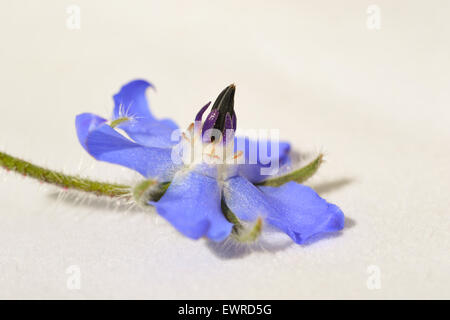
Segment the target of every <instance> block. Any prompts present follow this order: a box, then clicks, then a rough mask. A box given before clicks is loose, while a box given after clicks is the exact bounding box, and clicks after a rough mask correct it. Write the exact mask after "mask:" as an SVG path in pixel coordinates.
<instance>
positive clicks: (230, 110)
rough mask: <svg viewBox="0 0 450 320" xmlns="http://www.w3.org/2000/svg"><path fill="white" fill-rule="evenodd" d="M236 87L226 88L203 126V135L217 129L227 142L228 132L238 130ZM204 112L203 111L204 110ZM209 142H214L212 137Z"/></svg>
mask: <svg viewBox="0 0 450 320" xmlns="http://www.w3.org/2000/svg"><path fill="white" fill-rule="evenodd" d="M235 91H236V87H235V85H234V84H232V85H229V86H228V87H226V88H225V89H224V90H223V91H222V92H221V93H220V94H219V96H218V97H217V99H216V101H215V102H214V104H213V106H212V108H211V112H210V113H209V115H208V117H207V118H206V120H205V123H204V124H203V130H202V134H204V133H205V132H206V131H207V130H209V129H217V130H219V131H220V132H221V133H222V136H223V142H224V143H225V142H226V132H225V131H226V130H227V129H228V130H236V114H235V113H234V93H235ZM202 110H203V109H202ZM206 139H207V140H208V139H210V141H211V142H212V141H214V139H215V137H214V136H211V137H210V138H208V137H207V138H206Z"/></svg>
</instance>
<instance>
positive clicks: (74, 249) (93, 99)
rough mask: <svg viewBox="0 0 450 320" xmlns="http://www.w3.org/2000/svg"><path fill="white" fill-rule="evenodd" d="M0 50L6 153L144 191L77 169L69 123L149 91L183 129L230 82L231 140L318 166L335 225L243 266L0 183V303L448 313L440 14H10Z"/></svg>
mask: <svg viewBox="0 0 450 320" xmlns="http://www.w3.org/2000/svg"><path fill="white" fill-rule="evenodd" d="M71 4H76V5H78V6H79V7H80V9H81V28H80V29H79V30H71V29H69V28H67V26H66V20H67V18H68V16H69V15H68V14H67V13H66V8H67V7H68V6H69V5H71ZM370 4H376V5H378V7H379V8H380V9H381V19H382V20H381V29H380V30H370V29H368V28H367V26H366V20H367V17H368V14H367V13H366V10H367V7H368V6H369V5H370ZM0 39H1V42H0V70H1V71H0V88H1V90H0V92H1V99H0V101H1V102H0V108H1V113H0V149H1V150H3V151H7V152H9V153H11V154H14V155H17V156H20V157H23V158H25V159H27V160H32V161H33V162H35V163H37V164H40V165H46V166H48V167H51V168H54V169H58V170H64V171H65V172H67V173H81V174H83V175H85V176H90V177H95V178H102V179H103V180H105V179H106V180H109V181H117V182H125V183H128V182H137V181H138V179H139V177H138V175H136V174H134V173H132V172H131V171H129V170H127V169H124V168H120V167H117V166H114V165H110V164H106V163H96V162H95V161H94V160H92V159H91V158H90V157H89V155H87V154H86V153H85V151H84V150H83V149H82V148H81V147H80V146H79V144H78V141H77V139H76V135H75V129H74V117H75V115H76V114H78V113H81V112H86V111H88V112H94V113H97V114H100V115H102V116H105V117H107V116H109V115H110V113H111V111H112V98H111V96H112V94H114V93H115V92H117V90H118V89H119V88H120V86H121V85H122V84H124V83H125V82H127V81H129V80H132V79H134V78H144V79H147V80H149V81H151V82H153V83H154V84H155V85H156V87H157V92H156V93H155V92H150V93H149V98H150V100H151V103H152V109H153V111H154V113H155V114H156V115H157V116H159V117H172V118H174V119H175V121H176V122H177V123H179V124H180V126H182V127H185V126H187V125H188V124H189V123H190V122H191V121H192V120H193V117H194V114H195V113H196V112H197V110H198V109H199V108H200V107H201V106H203V105H204V104H205V103H206V102H207V101H209V100H211V99H214V98H215V97H216V95H217V94H218V93H219V92H220V90H221V89H223V88H224V87H225V86H226V85H228V84H230V83H232V82H234V83H236V85H237V93H236V104H235V105H236V110H237V113H238V118H239V120H238V123H239V126H240V127H241V128H265V129H268V128H279V129H280V130H281V138H283V139H286V140H289V141H291V142H292V144H293V146H294V148H295V149H296V150H297V151H299V152H301V153H302V154H307V155H313V154H314V153H317V152H319V151H324V152H325V154H326V159H327V162H326V163H325V164H324V166H323V167H322V168H321V170H320V172H319V173H318V174H317V176H315V177H314V178H313V179H312V180H310V181H309V182H308V184H309V185H311V186H313V187H314V188H316V190H317V191H318V192H319V193H320V194H321V195H322V196H323V197H325V198H327V199H328V200H329V201H331V202H333V203H336V204H338V205H339V206H340V207H341V208H342V210H343V211H344V213H345V215H346V217H347V221H346V228H345V229H344V230H343V232H342V233H341V234H339V235H336V236H332V237H327V238H326V239H323V240H321V241H318V242H315V243H313V244H311V245H308V246H298V245H295V244H292V245H290V246H274V245H272V246H266V247H265V249H264V250H251V251H249V252H245V251H242V250H241V249H236V248H229V247H223V246H213V245H211V244H209V243H208V242H207V241H205V240H200V241H192V240H189V239H187V238H184V237H182V236H181V235H179V234H178V233H177V232H176V231H175V230H174V229H173V228H172V227H171V226H170V225H169V224H168V223H166V222H165V221H164V220H163V219H162V218H159V217H158V216H157V214H156V213H154V212H141V211H139V210H129V209H127V208H126V207H123V206H119V207H117V206H116V205H114V204H108V201H107V200H102V199H85V198H81V199H77V198H76V197H73V196H71V197H65V198H63V199H61V198H58V191H57V190H56V189H53V188H52V187H47V186H43V185H40V184H39V183H36V182H34V181H30V180H29V179H26V178H23V177H21V176H18V175H16V174H13V173H7V172H4V171H2V172H1V174H0V298H69V299H72V298H224V299H229V298H374V299H378V298H447V299H448V298H450V289H449V288H450V276H449V267H450V261H449V248H450V245H449V235H448V233H449V230H450V222H449V213H450V197H449V194H450V150H449V145H450V126H449V124H450V93H449V84H450V81H449V80H450V59H449V56H450V54H449V53H450V52H449V51H450V50H449V49H450V47H449V39H450V2H449V1H375V2H367V1H360V0H359V1H357V0H355V1H231V0H228V1H180V2H172V1H164V2H163V1H158V2H152V1H80V0H78V1H72V2H69V1H23V0H20V1H2V2H1V4H0ZM72 265H76V266H78V267H79V270H80V272H81V288H80V290H69V289H68V287H67V281H68V278H69V277H70V275H69V274H66V270H67V268H69V267H70V266H72ZM369 266H376V267H375V269H376V270H379V271H380V285H381V287H380V288H379V289H374V290H371V289H370V286H369V287H368V286H367V281H368V279H369V277H370V276H371V275H372V276H373V275H374V274H373V273H368V267H369Z"/></svg>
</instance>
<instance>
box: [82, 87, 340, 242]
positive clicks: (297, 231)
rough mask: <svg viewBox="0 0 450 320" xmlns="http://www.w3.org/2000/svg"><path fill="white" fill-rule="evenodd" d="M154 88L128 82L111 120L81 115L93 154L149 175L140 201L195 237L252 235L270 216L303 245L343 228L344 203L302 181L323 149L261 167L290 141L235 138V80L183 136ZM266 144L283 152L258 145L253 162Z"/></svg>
mask: <svg viewBox="0 0 450 320" xmlns="http://www.w3.org/2000/svg"><path fill="white" fill-rule="evenodd" d="M149 87H152V85H151V84H150V83H148V82H146V81H143V80H136V81H132V82H130V83H128V84H126V85H125V86H123V87H122V88H121V90H120V91H119V93H118V94H116V95H115V96H114V103H115V106H114V111H113V117H112V119H111V120H110V121H108V120H107V119H104V118H102V117H99V116H97V115H94V114H91V113H84V114H80V115H78V116H77V118H76V129H77V134H78V138H79V141H80V143H81V145H82V146H83V147H84V149H85V150H86V151H87V152H88V153H89V154H90V155H92V156H93V157H94V158H95V159H97V160H101V161H106V162H110V163H114V164H118V165H122V166H125V167H127V168H130V169H133V170H136V171H137V172H139V173H140V174H141V175H143V176H144V177H145V178H146V180H144V181H143V182H141V183H139V184H138V185H137V186H136V187H135V188H134V190H133V195H134V197H135V199H136V200H137V201H138V202H139V203H141V204H144V205H151V206H154V207H155V208H156V211H157V212H158V214H159V215H161V216H162V217H164V218H165V219H166V220H167V221H168V222H170V223H171V224H172V225H173V226H174V227H175V228H176V229H177V230H178V231H179V232H181V233H182V234H184V235H185V236H187V237H189V238H192V239H198V238H201V237H207V238H209V239H211V240H213V241H222V240H224V239H225V238H227V237H228V236H230V235H231V236H232V237H234V238H235V239H237V240H239V241H253V240H255V239H256V238H257V237H258V236H259V234H260V233H261V230H262V224H263V222H265V223H267V224H269V225H272V226H274V227H276V228H277V229H279V230H281V231H283V232H285V233H286V234H288V235H289V236H290V237H291V238H292V240H294V241H295V242H296V243H299V244H301V243H304V242H305V241H306V240H308V239H309V238H311V237H312V236H314V235H317V234H321V233H326V232H335V231H338V230H341V229H342V228H343V226H344V215H343V213H342V212H341V210H340V209H339V208H338V207H337V206H336V205H334V204H330V203H328V202H326V201H325V200H324V199H322V198H321V197H320V196H319V195H318V194H317V193H316V192H315V191H314V190H313V189H311V188H310V187H307V186H304V185H302V184H300V183H299V182H302V181H304V180H306V179H307V178H309V177H310V176H311V175H312V174H313V173H314V172H315V171H316V170H317V168H318V166H319V165H320V163H321V161H322V156H319V157H318V158H317V159H316V160H314V161H313V162H311V163H310V164H309V165H307V166H306V167H304V168H302V169H300V170H296V171H293V172H290V173H287V174H285V175H281V176H275V177H274V176H267V175H264V174H262V173H261V172H262V171H263V169H264V168H267V167H270V166H271V162H276V163H278V164H280V165H283V164H286V163H288V162H289V161H290V159H289V151H290V146H289V144H288V143H285V142H279V143H275V144H274V143H273V141H267V140H266V141H263V140H260V141H259V140H258V141H253V140H250V139H248V138H238V137H234V133H235V130H236V125H237V121H236V114H235V110H234V94H235V86H234V85H230V86H228V87H227V88H225V89H224V90H223V91H222V92H221V93H220V94H219V96H218V97H217V99H216V100H215V102H214V104H213V106H212V107H211V110H210V112H209V114H208V116H207V117H206V119H205V121H204V122H203V121H202V119H203V114H204V113H205V112H206V111H207V109H208V108H209V106H210V103H208V104H207V105H206V106H204V107H203V108H201V109H200V111H199V112H198V114H197V115H196V117H195V121H194V123H192V124H191V125H190V126H189V127H188V129H187V130H186V131H185V132H183V133H182V134H180V135H177V134H176V133H177V132H180V131H179V128H178V126H177V125H176V124H175V122H173V121H171V120H168V119H164V120H158V119H156V118H155V117H154V116H153V115H152V113H151V112H150V109H149V104H148V102H147V99H146V95H145V92H146V89H147V88H149ZM118 129H120V130H122V131H124V132H125V133H126V135H127V137H125V136H124V135H123V134H121V133H120V132H119V131H118ZM274 146H275V148H274ZM260 148H264V149H265V150H266V149H268V150H269V152H270V149H271V148H272V150H271V151H276V150H278V151H279V152H272V153H271V157H270V161H269V162H267V161H262V159H260V158H259V155H260V153H259V152H258V153H257V155H258V158H257V159H256V161H254V163H251V162H250V161H249V159H250V153H249V150H250V149H255V150H259V149H260ZM275 149H276V150H275ZM249 224H250V227H249Z"/></svg>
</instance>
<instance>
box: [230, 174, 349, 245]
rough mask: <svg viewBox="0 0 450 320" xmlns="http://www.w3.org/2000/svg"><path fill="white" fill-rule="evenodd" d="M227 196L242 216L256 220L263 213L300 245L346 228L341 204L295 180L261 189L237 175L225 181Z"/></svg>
mask: <svg viewBox="0 0 450 320" xmlns="http://www.w3.org/2000/svg"><path fill="white" fill-rule="evenodd" d="M224 197H225V202H226V204H227V206H228V207H229V208H230V209H231V210H232V211H233V212H234V213H235V214H236V216H237V217H238V218H240V219H242V220H248V221H252V220H255V219H256V218H257V217H258V216H263V217H265V219H266V221H267V222H268V223H269V224H271V225H273V226H275V227H277V228H278V229H280V230H282V231H284V232H285V233H286V234H288V235H289V236H290V237H291V238H292V239H293V240H294V241H295V242H296V243H299V244H301V243H305V242H306V240H308V239H309V238H311V237H312V236H314V235H317V234H321V233H326V232H334V231H338V230H341V229H342V228H343V227H344V214H343V213H342V211H341V210H340V209H339V208H338V207H337V206H335V205H334V204H330V203H328V202H327V201H325V200H324V199H322V198H321V197H320V196H319V195H318V194H317V193H316V192H315V191H314V190H313V189H311V188H310V187H307V186H304V185H301V184H298V183H295V182H288V183H286V184H284V185H282V186H281V187H259V188H258V187H255V186H254V185H253V184H251V183H250V182H249V181H248V180H246V179H245V178H242V177H235V178H232V179H230V180H228V181H227V183H226V184H225V188H224Z"/></svg>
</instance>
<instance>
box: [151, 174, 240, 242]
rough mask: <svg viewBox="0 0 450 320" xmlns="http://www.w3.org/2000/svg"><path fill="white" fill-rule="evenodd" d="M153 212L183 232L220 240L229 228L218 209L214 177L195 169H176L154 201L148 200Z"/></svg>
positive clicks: (188, 235)
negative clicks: (169, 181)
mask: <svg viewBox="0 0 450 320" xmlns="http://www.w3.org/2000/svg"><path fill="white" fill-rule="evenodd" d="M149 204H151V205H154V206H155V207H156V210H157V212H158V213H159V214H160V215H161V216H162V217H164V218H165V219H166V220H167V221H169V222H170V223H171V224H172V225H173V226H174V227H175V228H176V229H177V230H178V231H179V232H181V233H182V234H184V235H185V236H187V237H189V238H192V239H198V238H201V237H203V236H206V237H208V238H209V239H211V240H214V241H222V240H224V239H225V238H226V237H227V236H228V235H229V234H230V232H231V229H232V224H231V223H230V222H228V221H227V220H226V219H225V217H224V215H223V213H222V210H221V193H220V187H219V185H218V183H217V180H215V179H213V178H210V177H207V176H204V175H201V174H199V173H197V172H193V171H191V172H188V173H186V172H180V173H178V174H177V175H176V176H175V178H174V180H173V181H172V183H171V184H170V186H169V188H168V189H167V191H166V193H165V194H164V196H163V197H162V198H161V199H160V200H159V201H158V202H149Z"/></svg>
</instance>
